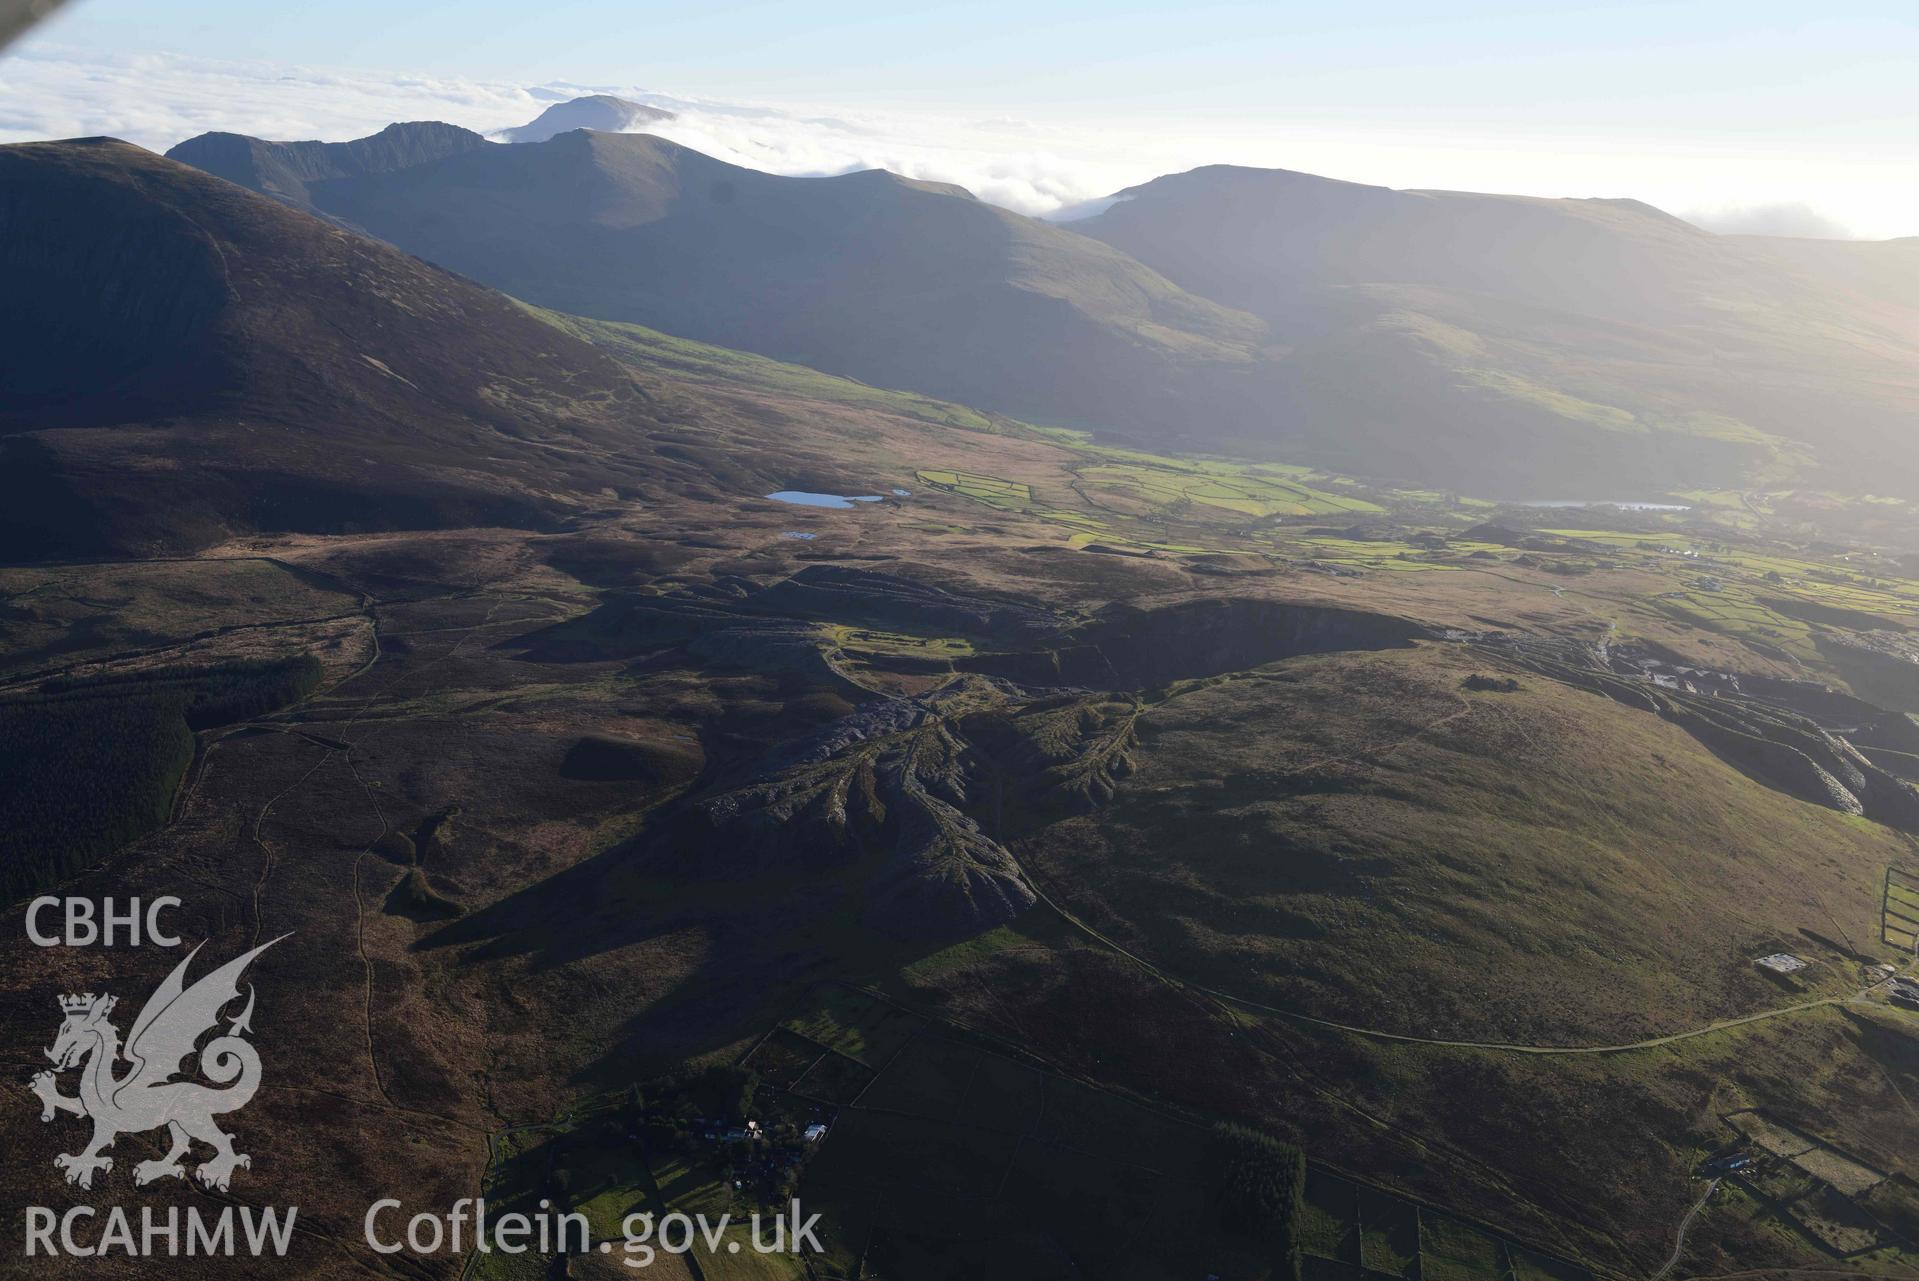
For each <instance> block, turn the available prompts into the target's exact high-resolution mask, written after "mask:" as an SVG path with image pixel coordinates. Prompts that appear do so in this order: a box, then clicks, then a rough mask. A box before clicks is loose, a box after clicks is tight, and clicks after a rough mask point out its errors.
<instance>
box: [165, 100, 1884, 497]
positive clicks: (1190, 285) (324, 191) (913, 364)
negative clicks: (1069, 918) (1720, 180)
mask: <svg viewBox="0 0 1919 1281" xmlns="http://www.w3.org/2000/svg"><path fill="white" fill-rule="evenodd" d="M415 127H416V126H408V128H415ZM390 132H391V131H389V133H390ZM381 137H386V135H381ZM226 145H231V144H226ZM256 145H257V144H256ZM342 145H356V146H357V145H361V144H342ZM208 150H209V147H208V143H207V141H206V140H205V139H196V140H194V141H192V142H188V143H184V144H182V145H181V146H180V147H178V148H176V149H175V152H174V154H175V155H176V156H178V157H179V158H181V159H185V160H189V161H191V162H192V163H204V164H209V166H210V167H212V168H214V169H215V171H217V172H220V173H222V174H224V175H226V176H230V177H233V178H234V179H235V180H236V181H240V182H243V183H247V184H248V185H252V186H254V187H256V188H257V189H260V190H272V188H271V187H270V186H268V185H267V182H266V180H265V179H264V178H259V177H249V176H248V175H247V173H246V172H245V169H244V166H236V165H232V164H224V163H213V162H211V161H209V160H208V159H207V156H206V153H207V151H208ZM303 189H304V192H305V198H306V199H308V200H310V201H311V202H312V204H313V206H314V207H315V208H317V209H321V210H324V211H325V212H327V213H329V214H331V215H333V216H334V217H337V218H339V219H341V220H343V221H345V222H347V223H349V224H351V225H353V226H355V227H362V228H365V229H367V230H369V231H371V232H372V233H373V234H375V235H378V236H381V237H383V238H385V239H387V240H389V241H391V242H392V243H394V244H397V245H399V246H400V247H402V248H404V249H407V250H410V251H412V252H414V253H417V254H420V255H421V256H423V257H425V258H428V259H430V260H432V261H434V262H438V263H442V264H444V265H446V266H448V267H451V268H453V269H454V270H457V271H461V272H464V273H466V274H469V275H472V276H473V277H475V278H476V279H480V280H483V281H485V282H486V283H488V284H491V285H494V286H496V287H498V288H500V289H503V290H505V291H506V292H508V293H510V294H513V295H515V296H516V297H520V298H524V299H526V300H528V301H530V302H535V303H538V304H540V305H543V306H547V307H553V308H557V309H559V310H563V311H568V312H572V313H575V314H579V315H584V316H590V317H594V318H597V319H602V320H615V321H626V322H633V323H638V324H643V325H647V326H651V327H654V328H658V329H661V330H665V331H667V332H668V333H671V334H674V335H678V336H680V337H685V338H694V339H699V340H702V341H707V342H715V343H720V344H722V345H725V346H728V347H735V348H740V349H744V350H748V351H753V352H757V353H760V354H762V355H767V356H772V357H775V358H777V359H781V360H786V361H792V362H797V363H800V364H805V365H810V366H813V367H814V368H816V369H821V370H825V371H827V372H831V373H837V374H844V375H849V376H852V377H856V378H860V379H863V380H865V381H868V382H872V383H875V384H878V385H881V386H888V387H902V388H908V389H911V390H914V391H918V392H922V393H926V394H930V395H935V396H941V397H946V398H949V399H954V400H959V401H962V402H965V403H968V404H974V405H978V406H980V407H982V408H986V409H992V410H998V411H1000V412H1004V413H1009V414H1014V415H1017V416H1020V417H1023V418H1027V419H1029V420H1033V421H1038V422H1043V423H1049V424H1056V425H1066V426H1076V427H1085V428H1090V429H1094V430H1097V431H1099V432H1101V433H1103V434H1105V435H1107V436H1108V437H1110V438H1113V439H1125V440H1129V441H1132V442H1136V443H1139V444H1142V445H1144V446H1146V447H1148V448H1167V447H1172V448H1181V449H1189V450H1203V451H1216V452H1230V453H1239V454H1248V455H1255V456H1261V457H1268V458H1271V457H1279V458H1284V459H1286V460H1288V461H1301V462H1309V463H1312V464H1314V465H1318V466H1326V467H1332V468H1336V469H1340V470H1344V471H1348V472H1353V473H1358V474H1363V475H1369V476H1374V477H1385V478H1391V479H1395V480H1401V481H1407V482H1411V483H1413V484H1415V485H1421V486H1440V487H1444V488H1447V489H1455V490H1459V491H1462V492H1467V493H1474V494H1480V495H1487V496H1494V497H1503V498H1533V497H1538V498H1615V497H1617V498H1650V497H1656V496H1659V495H1661V494H1665V493H1669V492H1673V491H1676V490H1685V489H1690V488H1697V487H1712V488H1720V487H1742V486H1752V485H1763V484H1770V485H1807V484H1812V485H1821V486H1834V487H1838V486H1846V485H1853V484H1857V483H1858V482H1859V481H1860V480H1861V479H1862V478H1864V477H1869V478H1870V481H1871V483H1872V485H1873V486H1874V487H1875V488H1876V489H1880V490H1888V491H1892V492H1897V493H1900V494H1908V493H1919V450H1915V449H1914V448H1913V447H1912V445H1911V443H1910V441H1909V439H1908V437H1909V432H1908V431H1907V430H1906V426H1907V425H1908V424H1909V423H1910V422H1911V421H1912V420H1913V416H1914V414H1915V413H1919V373H1916V372H1915V371H1916V370H1919V247H1915V246H1914V245H1913V244H1910V243H1902V242H1891V243H1887V244H1878V245H1874V244H1850V243H1838V242H1817V241H1786V240H1769V239H1759V238H1752V237H1737V236H1715V235H1712V234H1710V233H1708V232H1705V231H1701V230H1700V229H1698V228H1696V227H1693V226H1691V225H1690V224H1688V223H1685V222H1682V221H1681V220H1679V219H1677V218H1673V217H1671V216H1669V215H1667V214H1664V213H1661V212H1660V211H1658V210H1656V209H1654V208H1652V207H1650V206H1648V205H1645V204H1642V203H1640V202H1637V201H1633V200H1544V199H1533V198H1522V197H1511V196H1490V195H1474V194H1467V193H1459V192H1428V191H1393V190H1389V189H1386V188H1383V187H1369V186H1364V185H1360V184H1356V183H1347V182H1337V181H1333V180H1330V179H1324V178H1317V177H1313V176H1311V175H1307V174H1298V173H1289V172H1285V171H1281V170H1261V169H1245V168H1236V167H1231V166H1212V167H1209V168H1205V169H1198V170H1194V171H1193V172H1191V173H1187V174H1180V175H1174V176H1169V177H1164V178H1159V179H1155V180H1154V181H1152V182H1150V183H1147V184H1144V185H1143V186H1140V187H1136V188H1132V189H1130V190H1128V191H1125V192H1121V193H1119V196H1118V197H1117V198H1116V200H1115V202H1114V203H1112V204H1111V205H1110V207H1108V208H1107V209H1105V210H1104V211H1103V212H1101V213H1100V214H1098V215H1096V216H1094V217H1091V218H1086V219H1083V220H1080V221H1076V222H1071V223H1068V224H1062V225H1053V224H1047V223H1041V222H1036V221H1035V220H1033V219H1030V218H1024V217H1020V216H1019V215H1016V214H1012V213H1009V212H1007V211H1005V210H1001V209H997V208H995V207H993V206H990V205H987V204H984V203H982V202H980V201H978V200H975V199H973V198H972V197H971V196H970V195H968V194H967V193H965V192H964V191H961V190H960V189H958V188H954V187H947V186H941V185H938V184H933V183H924V182H915V181H912V180H909V179H905V178H900V177H897V176H895V175H891V174H887V173H884V172H880V171H869V172H865V173H853V174H843V175H840V176H837V177H832V178H794V177H779V176H775V175H772V174H765V173H758V172H754V171H752V170H748V169H742V168H739V167H737V166H733V165H728V164H725V163H722V162H720V161H718V160H714V159H712V158H710V157H707V156H703V155H701V154H699V153H698V152H694V151H691V150H688V149H687V148H685V147H681V146H678V145H676V144H673V143H669V142H666V141H663V140H661V139H658V138H652V137H647V136H644V135H634V134H608V133H590V132H584V131H576V132H572V133H563V134H559V135H557V136H554V137H551V138H550V139H549V140H547V141H544V142H540V143H536V144H529V145H524V146H492V147H479V148H473V149H467V150H461V151H459V152H457V153H456V154H448V155H426V156H423V157H422V158H421V159H420V160H419V161H418V162H417V163H413V164H410V165H407V166H403V167H396V166H382V167H379V168H377V169H375V168H369V169H367V170H366V171H364V172H359V171H356V172H342V173H340V174H338V175H337V176H332V177H326V178H321V179H317V180H315V181H310V182H306V183H305V184H304V188H303Z"/></svg>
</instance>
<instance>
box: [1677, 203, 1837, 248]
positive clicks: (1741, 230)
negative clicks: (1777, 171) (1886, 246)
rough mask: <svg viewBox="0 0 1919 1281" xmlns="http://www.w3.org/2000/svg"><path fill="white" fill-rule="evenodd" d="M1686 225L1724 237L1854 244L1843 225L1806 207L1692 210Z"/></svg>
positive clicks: (1737, 207) (1810, 207)
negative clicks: (1794, 239)
mask: <svg viewBox="0 0 1919 1281" xmlns="http://www.w3.org/2000/svg"><path fill="white" fill-rule="evenodd" d="M1684 217H1685V219H1686V221H1687V222H1689V223H1691V224H1692V225H1693V226H1695V227H1704V228H1705V229H1706V230H1707V231H1716V232H1719V233H1720V234H1721V235H1726V236H1797V237H1801V238H1803V239H1806V240H1856V239H1858V237H1857V235H1856V234H1855V233H1854V232H1853V230H1852V229H1851V228H1850V227H1848V226H1846V225H1845V224H1844V223H1842V222H1839V221H1836V220H1835V219H1832V218H1828V217H1826V216H1825V215H1824V214H1822V213H1820V212H1819V211H1818V210H1817V209H1814V208H1813V207H1812V206H1811V205H1806V204H1777V205H1744V206H1733V207H1731V208H1723V209H1704V210H1696V211H1694V212H1692V213H1689V214H1686V215H1684Z"/></svg>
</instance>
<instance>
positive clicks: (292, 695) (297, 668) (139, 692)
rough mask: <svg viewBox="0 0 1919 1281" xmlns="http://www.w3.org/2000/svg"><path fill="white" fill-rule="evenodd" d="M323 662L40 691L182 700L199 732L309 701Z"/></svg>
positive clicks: (299, 660) (172, 672) (260, 663)
mask: <svg viewBox="0 0 1919 1281" xmlns="http://www.w3.org/2000/svg"><path fill="white" fill-rule="evenodd" d="M321 674H322V668H321V667H320V660H319V659H317V658H314V657H313V656H312V655H311V654H300V655H297V656H295V657H293V658H269V659H256V660H243V661H237V662H231V663H219V664H216V665H215V666H212V667H171V668H162V669H160V670H157V671H150V672H129V673H125V674H123V675H117V676H93V677H87V678H84V679H81V680H53V681H47V682H46V683H44V684H43V685H41V686H40V695H41V697H43V698H59V697H67V698H105V699H113V698H123V697H134V698H159V697H168V696H171V697H174V698H177V699H178V700H179V705H180V714H181V715H182V716H184V717H185V718H186V722H187V726H188V728H190V729H194V730H203V729H216V728H218V727H219V726H221V725H232V724H234V723H235V722H237V721H243V720H246V719H247V718H249V717H253V716H260V715H263V714H265V713H267V712H271V711H273V710H275V709H276V708H281V707H285V706H286V705H287V704H288V703H291V702H294V701H295V700H297V699H302V698H305V697H306V696H307V695H308V694H311V693H312V692H313V691H314V689H316V688H317V687H318V686H319V684H320V676H321Z"/></svg>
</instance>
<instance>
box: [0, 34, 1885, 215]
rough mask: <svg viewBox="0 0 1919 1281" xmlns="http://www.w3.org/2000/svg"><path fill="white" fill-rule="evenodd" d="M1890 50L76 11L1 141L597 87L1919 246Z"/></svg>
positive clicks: (753, 117)
mask: <svg viewBox="0 0 1919 1281" xmlns="http://www.w3.org/2000/svg"><path fill="white" fill-rule="evenodd" d="M1915 66H1919V5H1914V4H1912V3H1910V0H1898V2H1893V0H1884V2H1881V0H1833V2H1831V3H1825V4H1821V5H1807V4H1805V3H1803V0H1800V2H1798V3H1790V4H1788V3H1775V2H1773V0H1744V2H1743V3H1728V2H1724V0H1660V2H1659V3H1633V2H1630V0H1626V2H1620V0H1614V2H1613V3H1606V4H1596V3H1541V2H1538V0H1535V2H1533V3H1520V2H1518V0H1453V2H1452V3H1414V2H1412V0H1391V2H1371V3H1368V2H1366V0H1352V2H1350V3H1345V4H1328V3H1325V2H1324V0H1317V2H1315V3H1310V4H1303V3H1292V2H1291V0H1265V2H1263V3H1203V2H1202V3H1185V4H1174V3H1152V4H1147V3H1139V2H1138V0H1104V2H1103V3H1081V2H1078V0H1067V2H1048V0H972V2H971V3H966V4H917V5H916V4H912V3H908V2H907V0H895V2H894V3H866V2H864V0H811V2H810V3H808V4H804V5H801V4H795V3H791V2H790V0H788V2H787V3H777V4H775V3H746V2H741V0H702V2H701V3H697V4H686V3H683V2H681V3H674V4H652V3H634V2H633V0H541V2H540V3H538V4H531V3H527V0H460V3H457V4H455V3H447V2H445V0H413V2H409V3H405V4H396V3H393V2H392V0H381V2H380V3H374V2H373V0H324V2H322V3H301V4H281V3H273V2H271V0H168V2H167V3H164V4H156V3H154V2H153V0H74V2H73V3H72V4H70V5H69V6H68V8H67V9H66V10H65V11H63V12H62V13H61V14H60V15H59V16H57V17H55V18H54V19H53V20H52V21H50V22H48V23H46V24H45V25H44V26H43V27H42V28H40V29H39V30H38V31H36V32H35V33H34V34H32V35H30V36H29V37H27V38H26V40H24V41H22V42H21V43H20V44H19V45H17V46H15V47H14V48H13V49H12V50H9V51H8V53H7V54H6V55H5V56H4V57H0V140H6V141H13V140H23V139H27V138H36V137H60V136H74V135H78V134H91V133H112V134H117V135H118V136H122V137H126V138H129V139H130V140H131V141H135V142H139V143H141V144H142V145H145V146H149V147H154V148H156V149H164V148H165V147H167V146H170V145H172V144H173V143H174V142H177V141H179V140H180V139H182V138H185V137H188V136H190V135H192V134H194V133H198V132H201V131H203V130H206V129H214V128H220V129H230V130H234V131H238V132H245V133H253V134H259V135H263V136H268V137H280V138H288V137H319V138H329V139H337V138H346V137H352V136H357V135H359V134H363V133H367V132H371V131H373V130H374V129H377V128H378V127H380V126H381V125H383V124H385V123H387V122H389V121H391V120H395V119H444V120H450V121H452V122H453V123H456V124H462V125H466V126H468V127H470V128H476V129H480V130H482V131H486V130H491V129H497V128H502V127H505V126H507V125H512V124H519V123H523V122H524V121H525V120H527V119H530V118H531V117H532V116H533V115H535V114H537V113H538V111H539V110H540V108H541V107H543V106H544V105H545V104H546V103H547V102H550V101H553V100H555V99H557V98H560V97H565V96H569V95H571V94H573V93H576V92H586V91H590V90H599V91H612V92H618V93H622V94H623V95H625V96H630V97H635V98H638V99H640V100H642V101H648V102H654V103H657V104H660V105H666V106H669V107H671V108H672V109H674V110H676V111H678V112H680V115H681V118H680V119H679V120H678V121H676V122H675V123H674V124H672V125H669V126H665V127H663V128H661V129H659V130H657V132H663V133H667V134H669V136H674V137H676V138H677V140H679V141H682V142H686V143H688V144H689V145H692V146H696V147H699V148H700V149H702V150H706V151H710V152H713V153H715V154H718V155H720V156H722V157H723V158H725V159H729V160H733V161H736V162H738V163H746V164H752V165H754V166H755V167H759V168H765V169H772V170H776V171H779V172H785V173H831V172H841V171H844V170H846V169H849V168H864V167H873V166H879V167H885V168H892V169H895V170H897V171H900V172H905V173H908V174H910V175H911V176H914V177H923V178H935V179H939V180H942V181H950V182H958V183H960V184H962V185H964V186H967V187H969V188H970V189H972V190H974V191H975V192H977V193H978V194H980V195H981V196H982V197H984V198H986V199H990V200H994V201H996V202H997V203H1001V204H1005V205H1007V206H1009V207H1012V208H1016V209H1019V210H1021V211H1022V212H1027V213H1038V214H1045V213H1049V212H1052V211H1055V210H1058V209H1060V208H1061V207H1067V206H1071V205H1073V204H1076V203H1078V202H1081V201H1086V200H1090V199H1094V198H1097V197H1099V196H1103V195H1106V194H1108V193H1110V192H1112V191H1114V190H1117V189H1119V188H1120V187H1123V186H1127V185H1130V184H1132V183H1136V182H1141V181H1144V180H1146V179H1147V178H1150V177H1153V176H1155V175H1157V174H1159V173H1164V172H1169V171H1176V170H1180V169H1187V168H1191V167H1193V166H1195V165H1200V164H1209V163H1237V164H1253V165H1266V166H1273V167H1280V168H1289V169H1303V170H1308V171H1311V172H1315V173H1322V174H1326V175H1329V176H1333V177H1339V178H1346V179H1351V180H1355V181H1362V182H1375V183H1381V184H1384V185H1389V186H1395V187H1452V188H1466V189H1475V190H1491V191H1510V192H1520V193H1524V194H1530V195H1548V196H1558V195H1566V196H1591V195H1601V196H1635V197H1638V198H1640V199H1644V200H1648V201H1651V202H1652V203H1654V204H1657V205H1659V206H1660V207H1662V208H1665V209H1668V210H1671V211H1673V212H1675V213H1680V214H1683V215H1685V216H1689V217H1692V218H1694V219H1695V220H1698V221H1702V222H1704V223H1706V224H1707V225H1712V226H1714V227H1715V228H1716V229H1721V230H1735V231H1761V232H1765V231H1770V232H1778V233H1783V234H1813V235H1857V236H1865V237H1872V238H1880V237H1888V236H1895V235H1913V234H1919V165H1915V164H1914V163H1913V162H1914V161H1915V159H1919V155H1915V151H1916V150H1919V148H1915V146H1914V142H1915V138H1914V128H1913V125H1914V121H1915V119H1919V112H1916V111H1915V108H1919V88H1915V84H1919V76H1915V75H1914V68H1915Z"/></svg>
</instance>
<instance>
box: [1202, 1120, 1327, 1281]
mask: <svg viewBox="0 0 1919 1281" xmlns="http://www.w3.org/2000/svg"><path fill="white" fill-rule="evenodd" d="M1212 1147H1213V1154H1214V1164H1213V1170H1214V1177H1215V1178H1216V1179H1217V1181H1218V1182H1217V1186H1216V1187H1215V1189H1214V1192H1215V1197H1216V1204H1217V1205H1218V1206H1219V1212H1220V1215H1221V1217H1222V1218H1223V1219H1224V1220H1225V1225H1226V1227H1227V1228H1228V1229H1230V1230H1231V1231H1233V1232H1235V1233H1237V1234H1239V1235H1241V1236H1246V1237H1251V1238H1254V1239H1255V1240H1258V1241H1260V1242H1262V1243H1263V1244H1266V1245H1268V1246H1270V1247H1271V1248H1272V1249H1273V1250H1274V1251H1275V1252H1276V1254H1277V1259H1278V1266H1277V1268H1276V1270H1275V1272H1274V1275H1275V1276H1278V1277H1285V1278H1288V1279H1289V1281H1298V1278H1299V1276H1300V1267H1301V1260H1300V1248H1299V1232H1298V1227H1299V1216H1300V1212H1301V1211H1302V1210H1303V1209H1304V1208H1305V1204H1306V1154H1305V1153H1304V1152H1302V1151H1300V1149H1298V1148H1296V1147H1294V1146H1293V1145H1292V1144H1290V1143H1282V1142H1280V1141H1279V1140H1278V1139H1276V1138H1274V1137H1273V1136H1272V1135H1270V1134H1266V1133H1264V1132H1262V1131H1260V1130H1255V1129H1252V1128H1251V1127H1250V1126H1244V1125H1235V1124H1233V1123H1231V1122H1222V1123H1221V1124H1219V1125H1217V1126H1215V1127H1213V1140H1212Z"/></svg>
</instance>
